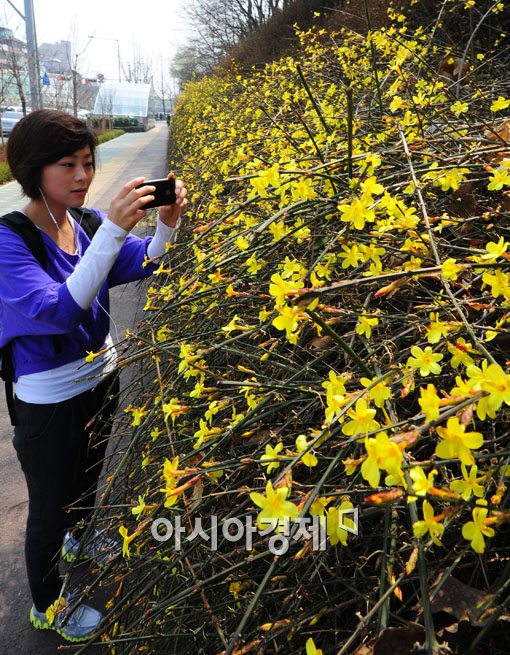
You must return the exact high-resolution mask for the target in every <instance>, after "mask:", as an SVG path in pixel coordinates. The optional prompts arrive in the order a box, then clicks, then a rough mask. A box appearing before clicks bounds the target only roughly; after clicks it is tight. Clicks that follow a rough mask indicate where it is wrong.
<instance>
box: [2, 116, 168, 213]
mask: <svg viewBox="0 0 510 655" xmlns="http://www.w3.org/2000/svg"><path fill="white" fill-rule="evenodd" d="M167 136H168V127H167V126H166V124H165V123H163V122H158V123H156V127H155V128H154V129H152V130H149V132H135V133H132V134H123V135H122V136H120V137H118V138H117V139H113V140H112V141H107V142H106V143H103V144H101V145H100V146H99V147H98V156H97V168H96V177H95V178H94V181H93V183H92V186H91V188H90V191H89V198H88V199H87V201H86V203H85V204H86V206H87V207H96V208H97V209H101V211H108V207H109V204H110V200H111V199H112V197H113V196H114V195H115V194H116V193H117V191H118V190H119V189H120V188H121V187H122V185H123V184H125V183H126V182H129V180H131V179H133V178H134V177H139V176H141V175H143V176H145V178H146V179H151V178H152V179H154V178H158V177H165V176H166V174H167V172H168V169H167V166H166V149H167ZM26 202H27V200H26V198H24V197H23V196H22V194H21V187H20V186H19V184H18V183H17V182H8V183H7V184H4V185H2V186H0V215H1V214H6V213H7V212H9V211H12V210H14V209H18V208H19V207H22V206H23V205H24V204H25V203H26Z"/></svg>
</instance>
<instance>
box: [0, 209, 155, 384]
mask: <svg viewBox="0 0 510 655" xmlns="http://www.w3.org/2000/svg"><path fill="white" fill-rule="evenodd" d="M94 211H95V212H96V213H97V214H98V215H99V217H100V218H101V220H102V221H103V220H104V218H105V216H104V214H102V213H101V212H100V211H99V210H94ZM75 230H76V236H77V239H78V241H79V246H80V251H81V252H82V253H84V252H85V250H86V249H87V248H88V246H89V244H90V239H89V238H88V236H87V235H86V234H85V232H84V230H83V229H82V228H81V227H80V226H79V225H78V224H77V223H76V222H75ZM41 234H42V238H43V240H44V244H45V246H46V248H47V251H48V267H47V271H45V270H43V269H42V268H41V265H40V264H39V262H38V261H37V260H36V259H35V257H34V256H33V255H32V253H31V252H30V250H29V248H28V246H27V245H26V244H25V242H24V241H23V239H22V238H21V237H20V236H18V235H17V234H15V233H14V232H13V231H12V230H10V229H9V228H8V227H6V226H0V347H1V346H3V345H5V344H6V343H8V342H9V341H11V340H12V339H14V341H13V342H12V356H13V365H14V380H15V381H16V380H17V379H18V377H19V376H20V375H26V374H29V373H36V372H40V371H47V370H50V369H52V368H56V367H57V366H62V365H63V364H68V363H69V362H72V361H74V360H77V359H80V358H82V357H85V355H86V353H87V351H94V352H96V351H97V350H99V349H100V348H101V347H102V345H103V344H104V341H105V338H106V336H107V335H108V332H109V327H110V319H109V317H108V316H107V314H106V313H105V312H104V311H103V309H101V307H100V306H99V304H101V305H102V306H103V307H104V309H106V310H107V311H108V312H109V311H110V310H109V307H110V304H109V293H108V290H109V288H110V287H114V286H116V285H118V284H124V283H126V282H132V281H133V280H139V279H141V278H144V277H148V276H150V275H151V274H152V272H153V271H154V269H155V266H154V265H147V266H146V267H145V268H144V267H142V264H143V261H144V257H145V254H146V251H147V246H148V244H149V243H150V241H151V237H148V238H145V239H140V238H139V237H137V236H134V235H133V234H128V235H127V237H126V241H125V242H124V245H123V246H122V249H121V251H120V253H119V255H118V257H117V259H116V261H115V263H114V265H113V267H112V269H111V270H110V273H109V275H108V277H107V278H106V281H105V282H104V284H103V286H102V287H101V289H100V291H99V293H98V295H97V296H96V299H95V300H94V302H93V303H92V306H91V307H90V309H87V310H84V309H82V308H81V307H80V306H79V305H77V304H76V302H75V301H74V300H73V298H72V297H71V295H70V293H69V291H68V289H67V285H66V283H65V282H66V280H67V278H68V277H69V275H71V273H72V272H73V270H74V268H75V266H76V265H77V264H78V261H79V257H78V255H70V254H68V253H66V252H64V251H62V250H61V249H60V248H58V246H57V245H56V244H55V243H54V241H53V240H52V239H50V237H48V235H47V234H45V233H44V232H41ZM98 300H99V302H98ZM53 335H61V336H60V338H59V339H58V344H59V349H58V350H59V352H57V351H56V349H55V340H54V339H53ZM60 346H61V347H60Z"/></svg>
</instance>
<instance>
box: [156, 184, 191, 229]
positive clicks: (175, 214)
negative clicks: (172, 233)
mask: <svg viewBox="0 0 510 655" xmlns="http://www.w3.org/2000/svg"><path fill="white" fill-rule="evenodd" d="M167 177H168V179H170V178H171V177H175V176H174V174H173V173H170V174H169V175H167ZM187 195H188V190H187V189H186V187H185V186H184V184H183V183H182V180H176V181H175V203H174V204H173V205H163V206H162V207H160V208H159V220H160V221H162V222H163V223H164V224H165V225H168V227H175V226H176V225H177V222H178V220H179V218H180V216H181V213H182V212H183V211H184V210H185V209H186V207H187V206H188V198H187Z"/></svg>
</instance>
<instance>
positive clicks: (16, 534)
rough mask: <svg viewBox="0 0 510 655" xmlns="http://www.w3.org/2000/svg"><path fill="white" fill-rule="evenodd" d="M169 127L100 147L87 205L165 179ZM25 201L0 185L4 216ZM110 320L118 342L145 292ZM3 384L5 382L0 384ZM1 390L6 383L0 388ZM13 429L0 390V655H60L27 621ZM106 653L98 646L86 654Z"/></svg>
mask: <svg viewBox="0 0 510 655" xmlns="http://www.w3.org/2000/svg"><path fill="white" fill-rule="evenodd" d="M167 134H168V128H167V126H166V124H165V123H156V127H155V129H153V130H150V131H149V132H146V133H135V134H124V135H122V136H121V137H119V138H118V139H114V140H113V141H108V142H107V143H104V144H102V145H101V146H99V156H98V167H97V172H96V177H95V179H94V182H93V184H92V187H91V190H90V194H89V199H88V200H87V202H86V205H87V206H89V207H97V208H98V209H101V210H103V211H107V210H108V206H109V202H110V199H111V198H112V196H113V195H114V194H115V193H116V191H117V190H118V189H120V188H121V187H122V185H123V184H124V183H126V182H128V181H129V180H130V179H132V178H134V177H138V176H140V175H144V176H145V177H146V178H147V179H149V178H157V177H164V176H165V175H166V173H167V166H166V149H167ZM25 202H26V199H23V198H22V196H21V189H20V187H19V185H18V184H17V183H16V182H10V183H8V184H5V185H3V186H0V215H1V214H4V213H6V212H8V211H11V210H13V209H16V208H19V207H21V206H23V204H24V203H25ZM111 300H112V317H113V320H114V322H115V326H116V330H115V328H112V336H113V338H114V339H115V336H116V333H118V335H119V337H120V338H122V336H123V335H124V333H125V328H126V327H132V326H133V325H134V323H135V322H136V320H137V316H138V315H139V313H140V308H141V307H143V304H144V302H145V301H144V299H143V291H142V292H141V291H140V290H139V289H138V288H137V287H136V285H125V286H122V287H116V288H115V289H113V290H112V293H111ZM0 383H1V381H0ZM2 386H3V383H2ZM11 438H12V428H11V425H10V422H9V417H8V415H7V411H6V407H5V398H4V393H3V390H2V391H0V498H1V502H0V655H57V653H60V652H64V653H65V652H70V651H69V650H67V649H65V650H60V649H59V648H58V647H59V646H62V645H64V644H65V643H66V642H64V640H63V639H61V638H60V637H59V636H58V635H56V634H55V633H52V632H42V631H39V630H34V629H33V628H32V627H31V626H30V624H29V622H28V612H29V609H30V605H31V599H30V594H29V590H28V585H27V580H26V573H25V562H24V554H23V543H24V533H25V521H26V510H27V494H26V489H25V481H24V478H23V474H22V472H21V469H20V466H19V463H18V460H17V458H16V454H15V452H14V448H13V446H12V443H11ZM104 652H105V650H104V649H102V648H99V647H94V648H90V649H88V650H87V653H90V654H91V655H92V654H94V655H95V654H96V653H101V654H103V653H104Z"/></svg>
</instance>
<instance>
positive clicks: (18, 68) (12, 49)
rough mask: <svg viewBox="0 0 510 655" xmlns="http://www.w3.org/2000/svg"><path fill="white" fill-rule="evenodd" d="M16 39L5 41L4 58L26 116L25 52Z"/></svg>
mask: <svg viewBox="0 0 510 655" xmlns="http://www.w3.org/2000/svg"><path fill="white" fill-rule="evenodd" d="M19 43H20V42H19V41H18V39H15V38H14V37H11V38H9V39H8V40H7V52H6V53H5V54H6V58H7V62H8V64H7V65H8V69H9V72H10V74H11V75H12V81H13V82H14V84H15V85H16V89H17V92H18V96H19V100H20V105H21V107H22V111H23V113H24V114H26V111H27V98H26V95H25V84H26V79H27V75H28V73H27V57H26V52H24V51H23V49H22V48H20V47H19Z"/></svg>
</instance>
